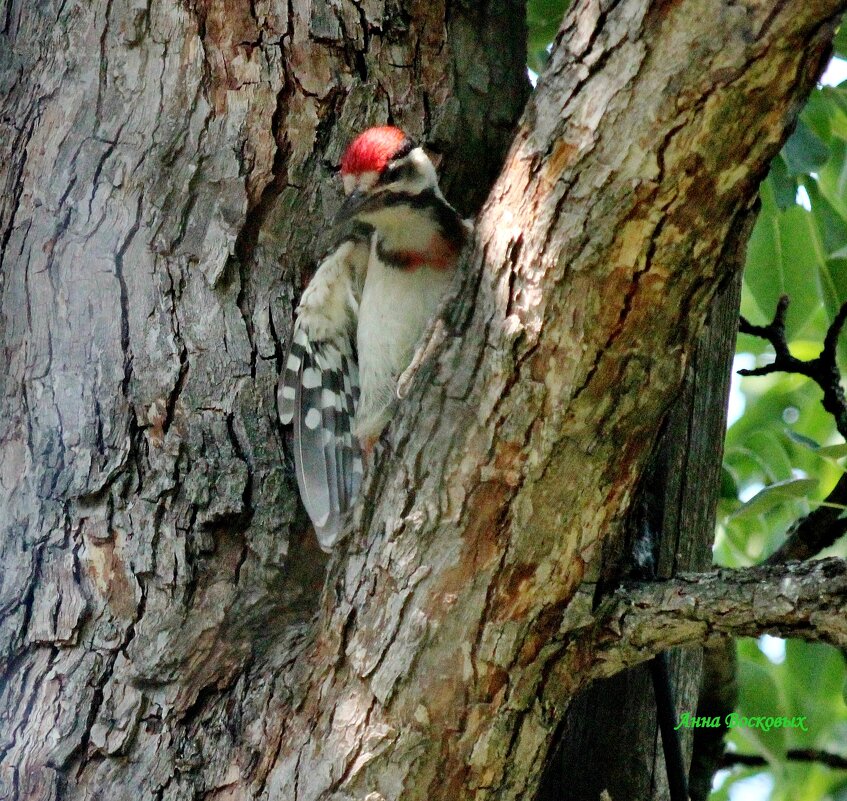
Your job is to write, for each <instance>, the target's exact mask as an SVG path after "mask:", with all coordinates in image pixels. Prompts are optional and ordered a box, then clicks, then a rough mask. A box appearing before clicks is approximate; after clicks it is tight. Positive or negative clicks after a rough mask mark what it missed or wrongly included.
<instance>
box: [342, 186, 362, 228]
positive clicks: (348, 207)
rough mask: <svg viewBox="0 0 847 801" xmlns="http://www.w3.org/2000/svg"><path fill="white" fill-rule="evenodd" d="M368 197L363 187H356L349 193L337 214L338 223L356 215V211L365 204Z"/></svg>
mask: <svg viewBox="0 0 847 801" xmlns="http://www.w3.org/2000/svg"><path fill="white" fill-rule="evenodd" d="M366 198H367V195H366V194H365V193H364V192H363V191H362V190H361V189H356V190H354V191H353V192H351V193H350V194H349V195H347V199H346V200H345V201H344V203H343V204H342V205H341V208H340V209H339V210H338V213H337V214H336V215H335V222H336V224H338V223H344V222H347V221H348V220H350V219H352V218H353V217H355V216H356V212H358V211H359V209H361V208H362V206H363V205H364V202H365V199H366Z"/></svg>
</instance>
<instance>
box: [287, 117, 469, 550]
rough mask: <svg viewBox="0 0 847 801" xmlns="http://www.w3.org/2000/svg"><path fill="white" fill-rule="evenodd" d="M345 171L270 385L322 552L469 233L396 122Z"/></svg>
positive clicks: (377, 132)
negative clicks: (332, 221)
mask: <svg viewBox="0 0 847 801" xmlns="http://www.w3.org/2000/svg"><path fill="white" fill-rule="evenodd" d="M341 175H342V179H343V181H344V189H345V192H346V194H347V196H348V197H347V201H346V202H345V204H344V206H343V207H342V209H341V211H340V212H339V214H338V217H337V219H336V225H337V226H338V232H339V233H338V238H339V239H340V242H339V244H338V245H337V246H336V247H335V249H334V250H333V251H332V252H331V253H330V254H329V255H328V256H327V257H326V258H325V259H324V260H323V261H322V262H321V264H320V265H319V267H318V269H317V271H316V272H315V274H314V276H313V277H312V280H311V281H310V282H309V285H308V286H307V287H306V290H305V292H304V293H303V296H302V298H301V300H300V304H299V306H298V307H297V310H296V319H295V324H294V330H293V332H292V335H291V340H290V345H289V351H288V354H287V356H286V361H285V365H284V369H283V373H282V376H281V380H280V384H279V389H278V406H279V415H280V419H281V421H282V423H283V424H286V425H287V424H289V423H291V424H293V427H294V428H293V434H294V437H293V439H294V463H295V471H296V474H297V484H298V487H299V489H300V496H301V498H302V500H303V504H304V506H305V507H306V511H307V512H308V514H309V517H310V518H311V520H312V523H313V524H314V526H315V532H316V534H317V537H318V541H319V542H320V544H321V547H322V548H323V549H324V550H327V551H328V550H330V549H331V548H332V546H333V545H334V544H335V542H336V541H337V539H338V537H339V536H340V534H341V529H342V526H343V522H344V515H345V513H346V511H347V510H348V509H349V508H350V506H351V505H352V503H353V501H354V500H355V498H356V495H357V492H358V489H359V486H360V484H361V480H362V475H363V472H364V470H363V452H364V453H365V454H366V453H367V452H368V451H369V449H370V448H371V447H372V445H373V442H374V441H375V440H376V438H377V437H378V436H379V434H380V432H381V431H382V429H383V428H384V427H385V425H386V423H387V422H388V420H389V419H390V416H391V413H392V410H393V408H394V405H395V403H396V402H397V391H396V387H397V379H398V378H399V376H400V375H401V374H402V373H403V371H404V370H405V369H406V368H407V367H408V366H409V364H410V363H411V361H412V358H413V356H414V350H415V345H416V344H417V342H418V340H419V339H420V337H421V335H422V334H423V332H424V330H425V328H426V325H427V323H428V322H429V320H430V319H431V317H432V316H433V314H434V313H435V311H436V309H437V308H438V304H439V303H440V301H441V298H442V296H443V294H444V291H445V289H446V288H447V286H448V285H449V283H450V281H451V280H452V274H453V268H454V266H455V264H456V262H457V259H458V255H459V252H460V250H461V248H462V246H463V244H464V239H465V237H466V233H467V229H466V227H465V224H464V223H463V222H462V220H461V219H460V218H459V215H458V214H457V213H456V211H455V210H454V209H453V208H452V207H451V206H450V205H449V204H448V203H447V201H446V200H445V199H444V197H443V196H442V194H441V192H440V191H439V189H438V183H437V178H436V174H435V168H434V167H433V165H432V163H431V162H430V160H429V158H428V157H427V156H426V155H425V154H424V152H423V150H421V148H419V147H415V146H414V144H413V143H412V142H411V141H410V140H409V139H408V138H407V137H406V136H405V134H403V132H402V131H400V130H399V129H397V128H392V127H383V128H371V129H368V130H367V131H365V132H364V133H363V134H361V135H360V136H359V137H357V139H355V140H354V142H353V143H352V144H351V145H350V147H348V149H347V151H346V152H345V154H344V158H343V159H342V164H341Z"/></svg>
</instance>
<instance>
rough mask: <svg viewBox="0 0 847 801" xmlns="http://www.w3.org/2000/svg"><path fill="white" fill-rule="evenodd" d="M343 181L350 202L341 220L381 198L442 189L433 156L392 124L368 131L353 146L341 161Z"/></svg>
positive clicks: (349, 217) (341, 212) (342, 209)
mask: <svg viewBox="0 0 847 801" xmlns="http://www.w3.org/2000/svg"><path fill="white" fill-rule="evenodd" d="M341 180H342V182H343V183H344V193H345V194H346V195H347V200H346V201H345V203H344V205H343V206H342V207H341V210H340V211H339V213H338V220H339V221H345V220H349V219H351V218H352V217H354V216H357V214H358V213H359V212H361V211H364V210H365V209H366V208H367V207H368V206H369V205H370V204H371V203H373V202H378V201H377V200H376V199H377V198H379V197H380V196H386V195H390V194H395V195H396V194H400V195H407V196H413V195H418V194H420V193H421V192H423V191H424V190H427V189H435V190H436V191H437V190H438V178H437V176H436V173H435V167H434V166H433V165H432V162H431V161H430V160H429V157H428V156H427V155H426V153H424V151H423V149H422V148H420V147H418V146H417V145H416V144H415V143H414V142H413V141H412V140H411V139H410V138H409V137H408V136H406V134H405V133H403V131H401V130H400V129H399V128H395V127H393V126H391V125H383V126H379V127H375V128H368V129H367V130H366V131H364V132H363V133H360V134H359V135H358V136H357V137H356V138H355V139H354V140H353V141H352V142H351V143H350V145H349V146H348V147H347V150H345V151H344V156H343V157H342V159H341ZM439 194H440V193H439Z"/></svg>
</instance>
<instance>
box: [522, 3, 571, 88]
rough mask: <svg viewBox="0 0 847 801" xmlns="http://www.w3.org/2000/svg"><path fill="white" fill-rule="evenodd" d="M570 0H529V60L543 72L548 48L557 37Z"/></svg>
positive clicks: (537, 70) (527, 10)
mask: <svg viewBox="0 0 847 801" xmlns="http://www.w3.org/2000/svg"><path fill="white" fill-rule="evenodd" d="M568 5H570V3H569V0H529V2H528V3H527V5H526V22H527V61H528V62H529V68H530V69H531V70H533V71H534V72H537V73H539V74H540V73H541V71H542V70H543V69H544V67H545V65H546V64H547V60H548V53H547V48H548V47H549V46H550V44H551V43H552V42H553V40H554V39H555V38H556V33H557V32H558V30H559V26H560V25H561V24H562V18H563V17H564V15H565V11H567V8H568Z"/></svg>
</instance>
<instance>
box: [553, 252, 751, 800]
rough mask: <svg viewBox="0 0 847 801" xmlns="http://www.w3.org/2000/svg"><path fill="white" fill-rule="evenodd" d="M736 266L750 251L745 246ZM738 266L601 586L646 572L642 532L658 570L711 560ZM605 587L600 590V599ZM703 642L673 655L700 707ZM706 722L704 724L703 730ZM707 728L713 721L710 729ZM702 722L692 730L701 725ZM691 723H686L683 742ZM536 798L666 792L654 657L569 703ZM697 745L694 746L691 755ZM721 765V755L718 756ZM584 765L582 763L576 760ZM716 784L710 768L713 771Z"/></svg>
mask: <svg viewBox="0 0 847 801" xmlns="http://www.w3.org/2000/svg"><path fill="white" fill-rule="evenodd" d="M736 255H737V266H738V267H739V268H740V267H741V265H742V264H743V261H744V253H743V250H739V252H738V253H737V254H736ZM740 295H741V273H740V269H739V272H738V273H737V274H736V276H735V278H734V280H732V281H730V282H729V284H728V285H727V286H726V287H725V288H724V289H723V291H721V292H719V293H718V295H717V296H716V297H715V300H714V302H713V304H712V307H711V309H710V310H709V316H708V319H707V321H706V325H705V326H704V327H703V330H702V331H701V333H700V336H699V338H698V340H697V346H696V349H695V351H694V356H693V358H692V360H691V364H690V365H689V368H688V370H687V372H686V376H685V381H684V383H683V385H682V387H681V388H680V391H679V393H678V397H677V398H676V399H675V400H674V402H673V405H672V406H671V408H670V410H669V411H668V416H667V418H666V420H665V422H664V424H663V427H662V434H661V436H660V438H659V440H658V441H657V443H656V447H655V449H654V453H653V455H652V457H651V459H650V464H649V465H648V467H647V469H646V470H645V471H644V472H643V474H642V476H641V478H640V480H639V487H638V490H637V494H636V499H635V503H634V504H633V506H632V508H631V510H630V512H629V514H628V516H627V520H626V523H625V526H624V528H625V530H626V535H627V536H626V538H625V543H624V546H623V547H621V543H619V542H611V541H610V540H607V541H606V543H605V544H604V547H603V564H602V565H601V567H600V575H601V577H603V578H602V581H601V587H602V586H604V585H605V586H607V587H608V592H611V591H613V590H614V589H615V588H616V586H617V584H618V583H619V582H620V580H621V578H622V577H623V576H629V577H635V576H638V575H640V577H641V578H643V577H644V575H643V574H644V571H643V569H639V568H638V566H637V565H635V564H634V563H633V553H634V552H635V542H634V541H635V540H639V541H641V542H643V541H644V539H645V538H646V537H650V538H651V539H653V540H654V550H655V552H656V557H657V558H656V568H657V569H656V576H657V577H659V578H671V577H672V576H673V575H674V574H675V573H677V572H680V571H703V570H706V569H707V568H708V567H709V566H710V565H711V553H712V543H713V541H714V532H715V520H714V518H715V507H716V505H717V500H718V493H719V487H720V482H719V470H720V465H721V461H722V456H723V439H724V431H725V429H726V414H727V398H728V395H729V378H730V367H731V365H732V359H733V356H734V354H735V334H736V321H737V319H738V308H739V301H740ZM603 595H604V593H602V591H601V593H598V594H597V596H599V597H597V596H595V599H594V603H595V605H596V604H597V603H598V602H599V601H601V600H602V598H603ZM701 662H702V660H701V649H699V648H686V649H679V650H676V651H674V652H673V653H672V654H671V655H670V663H671V669H672V675H673V687H674V697H675V700H676V706H677V712H678V713H681V712H684V711H687V712H693V711H694V710H696V709H697V707H698V695H699V689H700V673H701V670H700V668H701ZM698 731H699V730H698ZM708 731H709V732H711V731H712V730H711V729H709V730H708ZM696 733H697V732H695V734H696ZM691 734H692V732H691V731H690V730H684V729H683V730H680V735H681V737H682V745H683V747H684V749H685V752H686V753H688V752H689V751H690V746H691V741H692V737H691ZM559 738H560V740H561V744H560V745H559V746H558V753H557V754H556V755H555V757H554V758H553V759H552V760H551V765H550V769H549V771H548V774H547V777H546V779H545V781H544V783H543V785H544V786H543V792H542V794H541V796H540V798H539V801H571V800H572V801H582V799H586V798H592V799H593V798H600V793H601V792H602V791H603V790H607V791H608V793H609V795H610V796H611V797H612V798H651V799H656V800H657V801H663V799H667V798H668V786H667V769H666V767H665V761H664V754H663V749H662V741H661V738H660V734H659V730H658V722H657V720H656V701H655V695H654V692H653V687H652V683H651V678H650V671H649V669H648V666H647V665H641V666H638V667H636V668H634V669H632V670H628V671H624V672H621V673H619V674H616V675H614V676H612V677H610V678H608V679H604V680H601V681H597V682H595V683H594V684H592V685H591V686H590V687H589V688H588V689H587V690H586V691H585V692H583V693H581V694H580V695H579V696H578V697H577V698H576V699H574V702H573V703H572V704H571V705H570V707H569V708H568V711H567V714H566V716H565V720H564V722H563V723H562V726H561V730H560V733H559ZM695 757H696V754H692V759H693V758H695ZM714 764H715V766H717V764H718V762H717V761H715V763H714ZM574 765H579V766H580V769H579V770H574V769H573V766H574ZM709 787H711V778H709Z"/></svg>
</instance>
